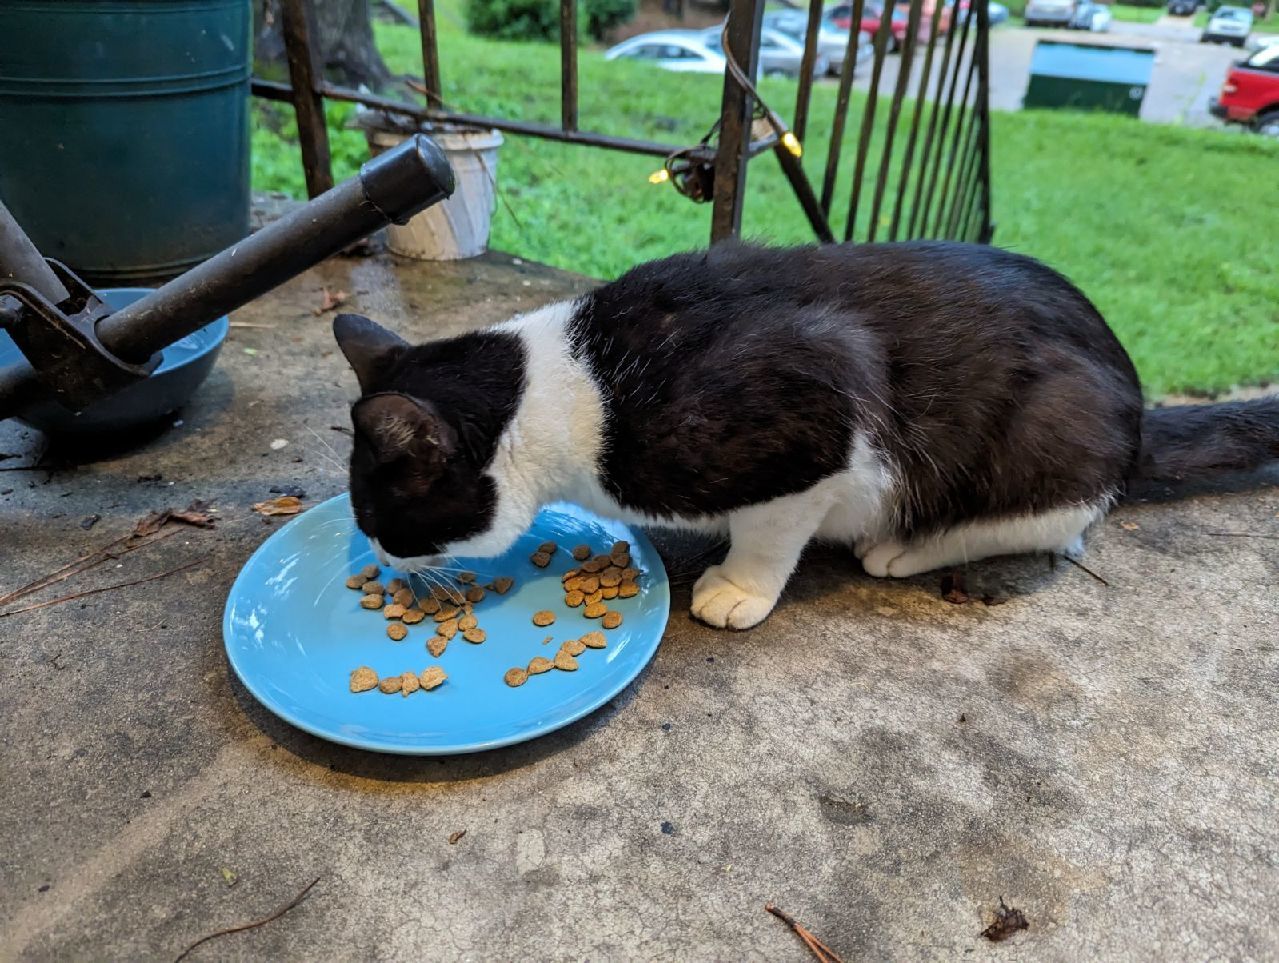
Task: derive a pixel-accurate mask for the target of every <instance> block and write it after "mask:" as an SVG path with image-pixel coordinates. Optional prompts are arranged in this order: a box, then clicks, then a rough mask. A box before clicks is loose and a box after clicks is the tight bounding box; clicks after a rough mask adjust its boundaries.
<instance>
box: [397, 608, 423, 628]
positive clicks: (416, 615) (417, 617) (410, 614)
mask: <svg viewBox="0 0 1279 963" xmlns="http://www.w3.org/2000/svg"><path fill="white" fill-rule="evenodd" d="M424 618H426V613H425V612H423V611H422V610H421V609H405V610H404V614H403V615H402V616H400V621H402V622H403V623H404V624H405V625H417V624H418V623H419V622H421V621H422V620H423V619H424Z"/></svg>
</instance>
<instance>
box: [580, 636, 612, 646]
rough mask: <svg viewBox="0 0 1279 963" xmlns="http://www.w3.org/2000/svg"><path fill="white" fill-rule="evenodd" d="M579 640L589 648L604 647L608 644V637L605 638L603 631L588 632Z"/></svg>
mask: <svg viewBox="0 0 1279 963" xmlns="http://www.w3.org/2000/svg"><path fill="white" fill-rule="evenodd" d="M578 641H580V642H581V643H582V644H583V645H584V646H586V647H587V648H588V649H602V648H604V646H606V645H608V639H606V638H604V633H603V632H587V633H586V634H585V635H584V636H582V637H581V639H579V640H578Z"/></svg>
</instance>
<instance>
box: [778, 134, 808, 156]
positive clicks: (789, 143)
mask: <svg viewBox="0 0 1279 963" xmlns="http://www.w3.org/2000/svg"><path fill="white" fill-rule="evenodd" d="M782 146H783V147H785V148H786V149H787V150H788V151H790V152H791V153H792V154H794V155H795V156H796V157H802V156H803V154H804V148H803V146H802V145H801V144H800V142H799V138H798V137H796V136H795V135H794V134H793V133H791V132H790V131H789V130H788V131H787V132H786V133H784V134H782Z"/></svg>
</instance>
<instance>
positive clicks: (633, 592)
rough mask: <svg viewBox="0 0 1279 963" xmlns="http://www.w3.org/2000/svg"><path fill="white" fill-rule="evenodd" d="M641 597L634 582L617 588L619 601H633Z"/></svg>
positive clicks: (624, 583)
mask: <svg viewBox="0 0 1279 963" xmlns="http://www.w3.org/2000/svg"><path fill="white" fill-rule="evenodd" d="M637 595H639V586H638V585H636V584H635V583H634V582H623V583H622V584H621V585H619V586H618V587H617V597H618V598H619V599H633V598H635V596H637Z"/></svg>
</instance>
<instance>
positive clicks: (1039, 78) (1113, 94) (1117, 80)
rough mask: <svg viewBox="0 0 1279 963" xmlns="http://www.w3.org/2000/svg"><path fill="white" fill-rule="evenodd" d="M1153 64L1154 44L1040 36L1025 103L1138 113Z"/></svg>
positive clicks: (1035, 105)
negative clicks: (1121, 44)
mask: <svg viewBox="0 0 1279 963" xmlns="http://www.w3.org/2000/svg"><path fill="white" fill-rule="evenodd" d="M1154 69H1155V52H1154V51H1153V50H1150V49H1145V48H1141V47H1112V46H1101V45H1099V44H1081V43H1064V42H1060V41H1056V40H1040V41H1039V42H1038V43H1036V44H1035V52H1034V55H1033V56H1032V57H1031V61H1030V85H1029V86H1028V87H1027V88H1026V98H1025V100H1024V101H1023V105H1024V106H1026V107H1051V108H1066V109H1069V110H1104V111H1110V112H1112V113H1119V114H1131V115H1132V116H1134V117H1136V116H1137V115H1138V114H1140V113H1141V103H1142V101H1143V100H1144V99H1145V97H1146V88H1147V87H1148V86H1149V85H1150V75H1151V73H1153V72H1154Z"/></svg>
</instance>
